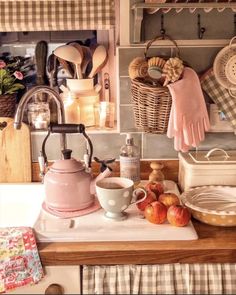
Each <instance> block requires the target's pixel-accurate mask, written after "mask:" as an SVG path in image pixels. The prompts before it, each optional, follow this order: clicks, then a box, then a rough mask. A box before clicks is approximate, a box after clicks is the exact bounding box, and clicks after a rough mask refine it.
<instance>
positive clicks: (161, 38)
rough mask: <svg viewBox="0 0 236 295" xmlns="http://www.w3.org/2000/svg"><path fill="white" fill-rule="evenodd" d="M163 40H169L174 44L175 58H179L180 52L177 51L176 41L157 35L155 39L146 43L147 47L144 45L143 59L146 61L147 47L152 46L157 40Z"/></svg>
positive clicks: (166, 36)
mask: <svg viewBox="0 0 236 295" xmlns="http://www.w3.org/2000/svg"><path fill="white" fill-rule="evenodd" d="M165 39H168V40H170V41H171V42H172V43H173V44H174V46H175V49H176V56H177V57H179V56H180V51H179V47H178V45H177V43H176V41H175V40H173V39H172V38H171V37H170V36H168V35H159V36H156V37H155V38H153V39H152V40H150V41H148V43H147V45H146V47H145V49H144V57H145V59H147V52H148V49H149V47H150V46H151V45H152V43H153V42H155V41H157V40H165Z"/></svg>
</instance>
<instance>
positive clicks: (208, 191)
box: [180, 186, 236, 227]
mask: <svg viewBox="0 0 236 295" xmlns="http://www.w3.org/2000/svg"><path fill="white" fill-rule="evenodd" d="M180 198H181V201H182V202H183V204H184V205H185V206H186V207H188V208H189V209H190V211H191V213H192V216H193V217H194V218H196V219H197V220H199V221H201V222H203V223H207V224H211V225H216V226H228V227H229V226H236V187H229V186H201V187H196V188H193V189H190V190H188V191H186V192H184V193H182V194H181V196H180Z"/></svg>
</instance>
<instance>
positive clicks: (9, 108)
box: [0, 94, 16, 118]
mask: <svg viewBox="0 0 236 295" xmlns="http://www.w3.org/2000/svg"><path fill="white" fill-rule="evenodd" d="M15 110H16V94H5V95H0V117H9V118H13V117H14V115H15Z"/></svg>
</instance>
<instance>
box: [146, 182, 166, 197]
mask: <svg viewBox="0 0 236 295" xmlns="http://www.w3.org/2000/svg"><path fill="white" fill-rule="evenodd" d="M145 189H146V190H147V191H152V192H154V193H155V194H156V197H157V199H158V198H159V195H160V194H163V193H164V185H163V184H162V183H161V182H156V181H149V182H148V183H147V184H146V185H145Z"/></svg>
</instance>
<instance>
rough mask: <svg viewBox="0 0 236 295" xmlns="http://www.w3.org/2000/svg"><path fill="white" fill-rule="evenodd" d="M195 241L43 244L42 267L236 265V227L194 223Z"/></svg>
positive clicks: (40, 247) (40, 251)
mask: <svg viewBox="0 0 236 295" xmlns="http://www.w3.org/2000/svg"><path fill="white" fill-rule="evenodd" d="M193 224H194V227H195V229H196V231H197V233H198V236H199V239H198V240H194V241H155V242H100V243H98V242H91V243H88V242H86V243H40V244H39V245H38V249H39V254H40V257H41V261H42V263H43V265H45V266H46V265H79V264H80V265H82V264H87V265H99V264H100V265H101V264H158V263H208V262H209V263H236V230H235V227H216V226H210V225H206V224H203V223H201V222H198V221H196V220H194V221H193Z"/></svg>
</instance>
